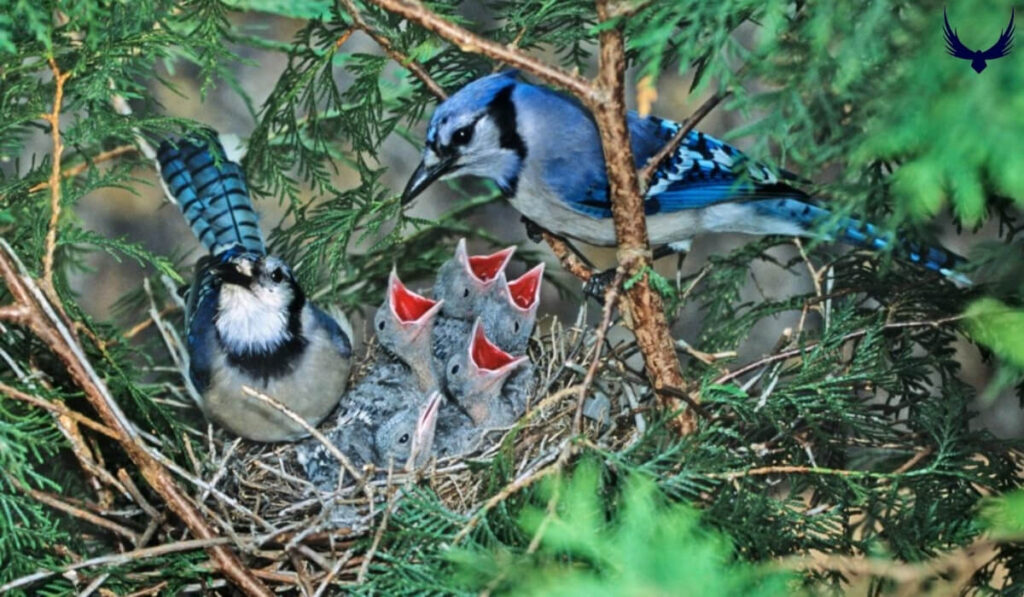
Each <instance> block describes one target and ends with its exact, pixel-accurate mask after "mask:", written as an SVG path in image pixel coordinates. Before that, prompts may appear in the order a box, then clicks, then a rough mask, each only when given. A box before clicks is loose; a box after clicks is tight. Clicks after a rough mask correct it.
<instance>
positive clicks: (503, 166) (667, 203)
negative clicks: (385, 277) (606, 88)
mask: <svg viewBox="0 0 1024 597" xmlns="http://www.w3.org/2000/svg"><path fill="white" fill-rule="evenodd" d="M628 126H629V131H630V145H631V147H632V150H633V155H634V157H635V160H636V166H637V168H640V167H642V166H643V165H644V164H645V163H646V162H647V160H648V159H649V158H651V157H652V156H654V155H655V154H656V153H657V152H658V150H659V149H661V148H662V147H663V146H664V145H665V144H666V143H667V142H668V141H669V140H670V139H672V137H673V135H674V134H675V133H676V132H677V131H678V130H679V129H680V127H681V125H680V124H679V123H677V122H671V121H668V120H662V119H660V118H656V117H647V118H642V117H640V116H638V115H637V114H635V113H633V112H630V113H629V115H628ZM425 145H426V146H425V147H424V150H423V159H422V162H421V163H420V165H419V167H418V168H417V169H416V171H415V172H414V173H413V175H412V177H411V178H410V179H409V182H408V184H407V185H406V187H405V191H404V193H403V197H402V200H403V202H404V203H407V202H409V201H411V200H412V199H413V198H415V197H416V196H417V195H418V194H419V193H421V192H422V191H423V190H424V189H425V188H427V186H429V185H430V184H431V183H432V182H434V181H435V180H438V179H446V178H453V177H459V176H464V175H475V176H480V177H484V178H489V179H491V180H493V181H494V182H495V183H496V184H497V185H498V187H499V188H500V189H501V190H502V191H503V192H504V193H505V194H506V195H507V196H508V197H509V200H510V202H511V203H512V206H513V207H515V208H516V209H517V210H519V212H520V213H522V214H523V216H524V217H525V218H526V220H527V222H528V223H533V224H535V225H539V226H542V227H543V228H545V229H547V230H550V231H551V232H553V233H555V234H558V235H562V236H566V237H570V238H575V239H579V240H581V241H583V242H586V243H590V244H593V245H599V246H614V245H615V230H614V227H613V224H612V218H611V203H610V200H609V195H608V181H607V178H606V174H605V164H604V155H603V153H602V151H601V141H600V138H599V136H598V131H597V126H596V124H595V123H594V120H593V117H592V115H591V114H590V113H589V112H588V111H587V110H586V108H585V107H584V106H582V105H581V104H580V103H579V102H578V101H576V100H574V99H572V98H570V97H568V96H566V95H563V94H562V93H559V92H557V91H554V90H551V89H548V88H545V87H540V86H537V85H531V84H529V83H525V82H523V81H520V80H518V79H517V72H516V71H507V72H502V73H496V74H492V75H488V76H485V77H482V78H480V79H477V80H475V81H473V82H471V83H469V84H468V85H466V86H465V87H463V88H462V89H460V90H459V91H458V92H457V93H455V94H453V95H452V96H451V97H449V98H448V99H447V100H445V101H444V102H443V103H441V104H440V105H439V106H438V107H437V109H436V110H435V111H434V114H433V116H432V117H431V119H430V124H429V126H428V128H427V135H426V144H425ZM791 178H793V177H792V176H789V175H784V176H783V177H782V178H780V177H779V175H777V174H775V173H774V172H772V171H771V170H770V169H768V168H767V167H766V166H763V165H761V164H758V163H757V162H754V161H752V160H751V159H749V158H748V157H746V156H745V155H743V154H742V153H740V152H739V151H738V150H737V149H735V148H733V147H730V146H729V145H726V144H725V143H722V142H721V141H719V140H718V139H715V138H713V137H710V136H708V135H705V134H704V133H701V132H698V131H691V132H690V133H689V134H687V135H686V137H685V139H683V141H682V143H680V145H679V148H678V149H677V150H676V152H675V153H674V154H673V155H671V156H669V157H668V158H667V159H665V160H664V161H663V162H662V163H661V165H660V167H659V168H658V169H657V171H656V173H655V174H654V177H653V179H652V181H651V184H650V187H649V189H648V191H647V195H646V198H645V211H646V214H647V228H648V233H649V236H650V241H651V244H652V246H654V247H655V258H658V257H662V256H665V255H668V254H671V253H673V252H685V251H687V250H689V246H690V243H691V241H692V238H693V237H694V236H695V235H697V234H702V233H705V232H739V233H745V234H758V235H765V234H782V235H794V236H816V235H817V234H820V233H821V232H820V231H819V230H818V225H819V224H820V223H822V222H824V221H826V220H827V219H828V218H829V217H830V214H829V212H828V211H827V210H826V209H824V208H822V207H820V206H818V205H817V204H816V203H815V202H814V201H813V200H812V199H811V198H810V197H808V196H807V195H806V194H804V193H803V192H801V191H799V190H798V189H796V188H794V187H792V186H790V184H789V181H790V179H791ZM824 236H825V237H826V238H829V239H834V240H839V241H842V242H846V243H849V244H852V245H856V246H860V247H867V248H871V249H884V248H886V247H888V246H889V245H890V244H892V243H894V242H895V243H896V246H897V247H898V248H899V249H900V250H901V251H902V253H903V255H904V256H905V257H906V258H907V259H909V260H910V261H911V262H914V263H917V264H920V265H922V266H924V267H926V268H928V269H931V270H934V271H937V272H940V273H941V274H943V275H945V276H949V277H951V278H955V279H957V280H958V281H960V282H965V283H969V282H967V281H966V279H964V278H963V277H962V276H961V275H958V274H956V273H955V272H953V269H952V268H953V267H954V266H956V265H957V264H959V263H960V262H961V261H962V259H961V258H960V257H958V256H956V255H954V254H953V253H951V252H949V251H947V250H945V249H941V248H926V247H918V246H916V245H914V244H913V243H909V242H904V241H900V240H898V239H896V238H895V237H894V236H893V235H891V234H888V233H885V232H882V231H880V230H878V229H877V228H876V227H874V226H873V225H871V224H868V223H866V222H861V221H858V220H854V219H849V218H847V219H844V220H841V221H840V222H839V223H838V225H836V226H834V227H833V228H830V229H829V230H826V231H824Z"/></svg>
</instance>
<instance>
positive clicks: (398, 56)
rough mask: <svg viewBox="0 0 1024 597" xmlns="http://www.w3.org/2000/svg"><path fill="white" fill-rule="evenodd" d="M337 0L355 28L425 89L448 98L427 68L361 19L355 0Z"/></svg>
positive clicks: (340, 39) (341, 38)
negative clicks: (397, 48)
mask: <svg viewBox="0 0 1024 597" xmlns="http://www.w3.org/2000/svg"><path fill="white" fill-rule="evenodd" d="M339 1H340V2H341V5H342V6H344V7H345V12H347V13H348V14H349V16H350V17H352V25H353V26H354V27H355V28H356V29H360V30H362V31H363V32H364V33H366V34H367V35H369V36H370V38H371V39H373V41H375V42H377V45H378V46H380V48H381V49H382V50H384V53H385V54H387V55H388V57H389V58H391V59H392V60H394V61H395V62H397V63H398V64H399V65H401V66H402V67H403V68H405V69H406V70H408V71H409V72H411V73H412V74H413V76H414V77H416V78H417V79H419V80H420V81H421V82H422V83H423V86H424V87H426V88H427V90H429V91H430V93H433V94H434V95H435V96H436V97H437V98H438V99H440V100H445V99H447V98H448V94H447V93H445V92H444V89H442V88H441V86H440V85H438V84H437V81H435V80H434V79H433V77H431V76H430V74H429V73H428V72H427V70H426V69H425V68H423V66H422V65H421V64H420V63H419V62H416V61H415V60H413V59H412V58H410V57H409V56H406V55H405V54H403V53H401V52H399V51H398V50H396V49H395V47H394V45H393V44H392V43H391V40H390V39H388V38H387V37H385V36H384V35H382V34H381V33H380V32H379V31H377V30H376V29H374V28H373V27H370V25H369V24H368V23H367V22H366V21H364V20H363V16H362V15H361V14H360V13H359V8H358V7H357V6H356V4H355V2H353V1H352V0H339ZM347 39H348V35H343V36H341V37H340V38H339V39H338V42H337V43H336V44H335V46H336V47H340V46H341V44H343V43H345V40H347Z"/></svg>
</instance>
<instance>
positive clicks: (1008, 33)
mask: <svg viewBox="0 0 1024 597" xmlns="http://www.w3.org/2000/svg"><path fill="white" fill-rule="evenodd" d="M1013 16H1014V11H1012V10H1011V11H1010V24H1009V25H1007V26H1006V30H1005V31H1003V33H1002V35H1000V36H999V39H998V40H996V43H994V44H992V47H990V48H989V49H987V50H984V51H982V50H977V51H976V50H972V49H970V48H968V47H967V46H965V45H964V44H963V43H962V42H961V41H960V38H959V37H957V34H956V31H955V30H954V29H953V28H952V27H950V26H949V15H947V14H946V10H945V9H943V10H942V18H943V19H944V20H945V21H946V26H945V28H944V29H943V31H944V33H945V35H946V51H947V52H949V55H950V56H953V57H955V58H962V59H963V60H970V61H971V68H973V69H974V70H975V71H976V72H977V73H978V74H981V71H983V70H985V67H986V66H988V64H987V62H986V61H988V60H995V59H996V58H1002V57H1003V56H1006V55H1007V54H1009V53H1010V50H1011V49H1013Z"/></svg>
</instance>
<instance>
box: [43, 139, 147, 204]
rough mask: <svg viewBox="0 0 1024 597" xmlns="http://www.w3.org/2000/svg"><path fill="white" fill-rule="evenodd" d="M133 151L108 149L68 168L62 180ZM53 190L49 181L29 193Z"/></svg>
mask: <svg viewBox="0 0 1024 597" xmlns="http://www.w3.org/2000/svg"><path fill="white" fill-rule="evenodd" d="M133 151H135V146H134V145H121V146H120V147H115V148H113V149H108V150H107V151H101V152H100V153H98V154H96V155H95V156H93V157H91V158H85V160H86V161H85V162H83V163H81V164H76V165H74V166H72V167H70V168H67V169H66V170H64V171H63V172H61V174H60V177H61V178H62V179H63V178H73V177H75V176H78V175H79V174H81V173H82V172H85V171H86V170H88V169H89V167H90V166H94V165H96V164H99V163H100V162H106V161H109V160H112V159H114V158H116V157H120V156H122V155H124V154H126V153H132V152H133ZM51 188H53V184H52V183H51V182H50V181H49V180H47V181H46V182H41V183H39V184H36V185H33V186H31V187H29V189H28V192H29V193H37V192H39V191H42V190H45V189H51Z"/></svg>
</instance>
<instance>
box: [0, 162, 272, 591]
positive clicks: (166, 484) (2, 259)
mask: <svg viewBox="0 0 1024 597" xmlns="http://www.w3.org/2000/svg"><path fill="white" fill-rule="evenodd" d="M55 172H56V175H55V176H57V177H58V181H59V176H60V170H59V169H57V170H56V171H55ZM58 188H59V187H58ZM0 249H2V252H0V276H2V277H3V279H4V282H5V283H6V285H7V289H8V290H9V291H10V293H11V295H12V297H13V298H14V300H15V304H16V305H20V306H22V307H24V308H26V309H27V310H28V313H27V315H26V316H25V319H24V321H23V324H24V325H25V327H27V328H28V329H30V330H31V331H32V332H33V333H34V334H35V335H36V336H37V337H38V338H39V339H40V340H42V341H43V342H44V343H46V344H47V346H49V347H50V349H51V350H52V351H53V352H54V353H55V354H56V355H57V356H58V357H59V358H60V359H61V361H62V362H63V363H64V364H65V366H67V369H68V373H69V374H70V376H71V378H72V379H74V380H75V383H76V384H77V385H78V386H79V387H80V388H81V389H82V391H83V392H84V393H85V395H86V398H88V399H89V402H90V404H91V405H92V406H93V408H95V409H96V412H98V413H99V415H100V417H101V418H102V419H103V422H104V423H105V424H106V425H107V426H108V427H110V429H111V430H113V432H114V433H115V434H116V435H117V439H118V443H120V444H121V447H122V448H124V450H125V452H126V453H127V454H128V456H129V457H130V458H131V459H132V461H133V462H135V464H136V466H138V467H139V470H140V472H141V473H142V475H143V477H145V479H146V480H147V481H148V482H149V484H150V485H151V486H152V487H153V489H154V490H156V492H157V493H159V494H160V496H161V497H162V498H163V499H164V501H165V502H166V503H167V505H168V506H169V507H170V508H171V510H173V511H174V512H175V514H177V515H178V517H179V518H181V520H182V521H183V522H184V523H185V524H186V525H187V526H188V527H189V530H191V531H192V533H193V534H194V535H195V536H196V537H197V538H199V539H201V540H204V539H214V538H216V533H215V532H214V531H213V530H212V529H211V528H210V527H209V526H208V525H207V523H206V521H205V520H204V518H203V517H202V515H201V514H199V512H197V511H196V510H195V508H194V506H193V505H192V504H191V502H189V500H188V499H187V498H186V497H185V496H184V495H183V494H182V493H181V491H180V489H179V488H178V486H177V484H175V482H174V480H173V478H171V476H170V475H169V473H168V472H167V469H166V468H164V467H163V466H161V465H160V463H159V462H158V461H157V460H155V459H154V458H153V456H152V455H151V454H150V453H149V451H148V449H147V448H146V446H145V445H144V444H143V443H142V441H141V438H140V437H139V434H138V432H137V431H136V430H135V427H134V426H133V425H132V424H131V422H130V421H128V419H127V417H126V416H125V415H124V413H123V412H122V411H121V407H120V406H119V405H118V404H117V401H116V400H114V397H113V396H112V395H111V394H110V390H109V389H108V388H107V385H106V383H104V382H103V380H102V379H100V377H99V376H98V375H97V374H96V372H95V370H93V368H92V365H91V364H90V363H89V361H88V359H87V358H86V357H85V354H84V353H83V351H82V348H81V346H80V345H79V344H78V342H77V341H76V340H75V339H74V337H73V336H72V335H71V332H70V331H68V329H67V327H66V326H65V325H64V323H63V322H62V321H61V319H60V318H59V317H58V316H57V314H56V312H55V311H54V309H53V307H52V306H51V304H50V303H49V302H48V301H47V299H46V297H45V295H44V294H43V292H42V291H40V290H39V287H38V286H37V285H36V283H35V282H34V280H33V279H32V278H31V277H30V276H28V275H27V273H25V271H24V268H22V267H19V266H18V265H16V264H18V263H19V260H18V258H17V256H16V255H15V253H14V251H13V249H11V247H10V245H8V244H7V242H5V241H0ZM207 549H208V551H209V552H210V555H211V556H212V557H213V560H214V561H215V562H216V563H217V565H218V567H219V568H220V569H221V570H222V571H223V573H224V574H225V575H226V576H227V577H228V578H229V579H231V580H232V581H233V582H234V583H235V585H236V586H237V587H238V588H239V589H240V590H242V591H244V592H245V593H246V594H248V595H266V596H269V595H271V593H270V591H268V590H267V588H266V586H265V585H263V583H261V582H260V581H259V580H257V579H256V577H255V576H253V573H252V571H251V570H249V568H247V567H246V566H245V565H244V564H242V562H241V560H239V559H238V556H237V555H235V553H234V552H233V551H232V550H230V549H229V548H227V547H225V546H224V545H222V544H216V545H211V546H209V547H208V548H207Z"/></svg>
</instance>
